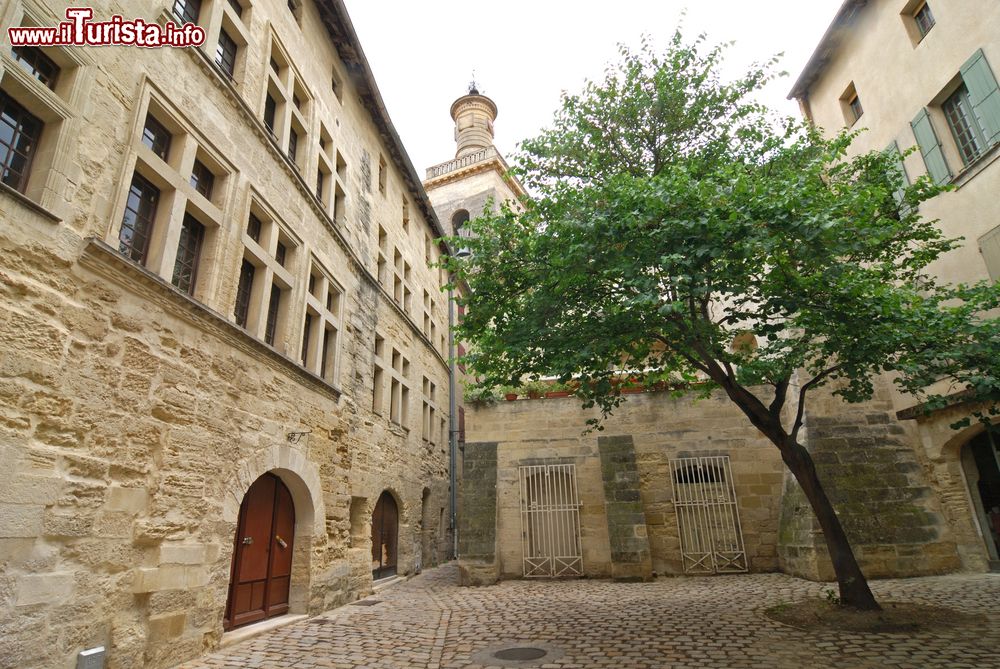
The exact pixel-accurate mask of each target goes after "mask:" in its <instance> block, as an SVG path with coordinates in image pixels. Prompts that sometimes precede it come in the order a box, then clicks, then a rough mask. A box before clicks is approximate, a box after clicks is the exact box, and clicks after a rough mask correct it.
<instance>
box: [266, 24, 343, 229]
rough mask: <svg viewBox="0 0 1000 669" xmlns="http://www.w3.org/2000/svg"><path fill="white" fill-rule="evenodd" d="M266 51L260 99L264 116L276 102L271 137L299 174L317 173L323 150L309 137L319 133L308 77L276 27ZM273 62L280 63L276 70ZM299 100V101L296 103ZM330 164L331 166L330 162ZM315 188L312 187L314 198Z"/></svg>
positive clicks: (326, 210) (271, 33) (325, 209)
mask: <svg viewBox="0 0 1000 669" xmlns="http://www.w3.org/2000/svg"><path fill="white" fill-rule="evenodd" d="M267 54H268V58H267V60H266V61H265V63H264V64H263V67H264V72H263V75H264V81H265V84H264V86H263V90H262V92H261V100H260V109H261V118H263V116H264V107H265V103H266V101H267V98H268V96H270V98H271V99H272V100H274V104H275V112H274V131H273V133H272V135H271V136H272V139H273V141H274V142H275V144H276V145H277V148H278V149H279V151H280V153H281V154H282V156H284V158H285V159H286V161H287V162H288V164H289V165H291V166H292V167H294V168H295V170H296V171H298V172H299V174H305V175H308V174H315V172H316V170H317V169H318V167H316V166H318V165H319V164H320V163H319V158H318V154H319V153H320V152H319V151H318V150H316V151H314V150H313V148H312V143H311V142H310V137H311V136H312V135H315V134H316V133H315V132H313V131H312V129H313V121H314V117H315V116H316V105H315V104H314V100H313V96H312V95H311V94H310V93H309V92H308V89H307V87H306V86H305V83H304V82H305V81H306V78H305V77H304V76H302V73H301V72H299V70H298V68H296V66H295V64H294V63H293V62H292V60H291V58H290V57H289V55H288V49H286V48H285V47H284V45H283V44H282V43H281V40H280V39H279V38H278V36H277V34H275V32H274V31H273V30H271V31H270V36H269V39H268V43H267ZM274 65H277V71H275V67H274ZM296 100H297V101H298V102H299V104H295V102H294V101H296ZM265 125H266V124H265ZM293 131H294V133H295V136H296V139H295V140H294V142H295V146H296V151H295V155H294V156H293V155H292V152H291V146H292V141H293V140H292V139H291V135H292V132H293ZM317 148H318V147H317ZM327 167H328V168H329V165H328V166H327ZM314 190H315V189H310V191H311V192H312V194H313V196H314V197H315V195H316V194H315V192H313V191H314ZM320 201H321V202H322V200H320ZM323 209H324V211H325V212H326V213H327V214H329V213H330V212H329V208H328V207H326V206H324V207H323Z"/></svg>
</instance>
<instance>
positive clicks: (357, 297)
mask: <svg viewBox="0 0 1000 669" xmlns="http://www.w3.org/2000/svg"><path fill="white" fill-rule="evenodd" d="M92 6H93V7H94V18H95V20H107V19H108V18H109V17H111V16H112V15H114V14H121V15H123V16H124V17H125V18H126V19H131V18H142V19H144V20H146V21H148V22H151V23H158V24H161V25H163V24H165V23H167V22H170V21H176V22H178V23H182V22H184V21H191V22H194V23H197V24H198V25H199V26H201V27H202V28H204V30H205V32H206V35H207V40H206V42H205V44H204V45H203V46H201V47H198V48H183V49H170V48H163V49H137V48H126V47H114V46H109V47H103V48H74V47H50V48H49V47H47V48H42V49H37V48H19V49H12V48H11V46H10V44H9V43H8V41H7V38H6V35H5V37H4V45H5V46H4V47H3V49H2V53H0V130H2V135H0V157H2V160H0V162H2V163H3V167H4V171H3V173H2V176H0V181H2V185H0V248H2V249H3V253H2V254H0V277H2V278H0V294H2V300H0V463H2V467H3V469H4V472H5V476H4V485H3V486H0V488H2V490H0V666H3V667H18V668H20V669H28V668H33V667H38V668H41V667H45V668H47V669H49V668H53V667H72V666H75V663H76V658H77V654H78V653H79V652H80V651H82V650H84V649H90V648H94V647H98V646H103V647H104V648H105V650H106V654H107V665H106V666H109V667H166V666H171V665H173V664H175V663H177V662H180V661H182V660H184V659H186V658H190V657H193V656H196V655H198V654H200V653H202V652H205V651H207V650H210V649H212V648H215V647H217V646H218V645H219V644H220V643H221V642H223V640H224V639H225V638H226V637H225V634H224V633H225V632H226V630H227V629H228V628H230V627H234V626H236V625H238V624H239V623H240V622H241V621H250V620H256V619H259V618H269V617H273V616H276V615H279V614H285V613H288V614H292V615H295V614H315V613H317V612H320V611H323V610H325V609H328V608H330V607H332V606H336V605H339V604H343V603H345V602H348V601H350V600H353V599H355V598H357V597H358V596H360V595H363V594H366V593H368V592H370V590H371V588H372V581H373V573H374V574H375V575H377V576H383V575H389V574H392V573H393V572H395V573H398V574H406V573H412V572H414V571H416V570H419V569H420V568H421V566H422V565H430V564H436V563H437V562H439V561H440V560H442V559H444V558H445V557H446V556H447V555H448V547H449V544H450V532H449V529H448V520H447V518H448V516H447V506H448V454H447V443H446V442H447V438H448V432H449V419H450V416H449V414H448V405H447V401H446V398H447V396H448V379H449V370H448V364H447V359H448V358H447V356H448V350H447V340H446V336H445V335H446V329H447V319H448V315H447V304H446V300H444V299H443V298H442V297H441V291H440V288H441V285H442V284H443V282H444V281H443V277H442V275H441V273H440V272H439V271H438V270H437V269H436V268H434V267H432V266H431V265H432V263H433V261H434V260H436V259H437V257H438V254H439V253H440V252H441V249H440V248H439V247H438V245H437V244H436V243H435V241H434V240H436V239H437V238H439V237H441V236H442V234H443V230H442V229H441V227H440V224H439V223H438V221H437V218H436V216H435V214H434V211H433V209H432V207H431V205H430V202H429V200H428V199H427V196H426V194H425V192H424V191H423V189H422V187H421V184H420V180H419V177H418V176H417V174H416V172H415V170H414V168H413V166H412V165H411V164H410V161H409V159H408V157H407V156H406V153H405V151H404V150H403V148H402V145H401V143H400V141H399V138H398V136H397V135H396V132H395V130H394V129H393V126H392V123H391V121H390V119H389V117H388V115H387V113H386V111H385V108H384V105H383V104H382V101H381V98H380V96H379V92H378V89H377V87H376V86H375V83H374V80H373V78H372V75H371V72H370V69H369V68H368V65H367V62H366V60H365V57H364V54H363V52H362V50H361V47H360V44H359V43H358V40H357V36H356V34H355V33H354V30H353V27H352V26H351V22H350V19H349V18H348V16H347V13H346V10H345V7H344V5H343V3H342V2H341V1H340V0H317V1H313V0H307V1H304V2H303V1H300V0H295V1H293V2H284V1H280V0H200V1H199V0H162V1H161V2H153V3H148V2H145V3H141V2H132V1H129V2H125V3H109V2H104V1H103V0H98V1H97V2H96V3H93V5H92ZM63 10H64V6H63V4H61V3H50V2H47V1H45V0H3V2H0V18H2V21H0V23H2V25H4V26H5V27H6V26H54V25H56V24H57V23H58V22H59V21H60V20H64V19H65V16H64V15H63ZM250 491H254V495H253V496H252V497H253V499H251V495H250ZM262 500H263V501H262ZM373 514H374V516H373ZM373 526H374V527H376V528H377V530H376V531H375V532H374V536H373V531H372V528H373ZM257 572H259V573H257Z"/></svg>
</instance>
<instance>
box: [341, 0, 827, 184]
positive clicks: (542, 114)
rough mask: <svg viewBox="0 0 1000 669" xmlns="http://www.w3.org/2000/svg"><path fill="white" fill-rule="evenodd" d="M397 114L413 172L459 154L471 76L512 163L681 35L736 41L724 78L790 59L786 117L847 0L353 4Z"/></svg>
mask: <svg viewBox="0 0 1000 669" xmlns="http://www.w3.org/2000/svg"><path fill="white" fill-rule="evenodd" d="M345 1H346V3H347V8H348V11H349V12H350V14H351V19H352V20H353V22H354V26H355V28H356V29H357V32H358V35H359V37H360V38H361V44H362V46H363V48H364V51H365V54H366V55H367V57H368V61H369V63H370V64H371V67H372V70H373V71H374V73H375V79H376V81H377V82H378V86H379V90H380V91H381V92H382V97H383V98H384V99H385V103H386V106H387V107H388V109H389V114H390V115H391V117H392V120H393V123H394V124H395V126H396V129H397V130H398V131H399V134H400V136H401V137H402V139H403V144H404V145H405V146H406V149H407V151H408V153H409V154H410V159H411V160H412V161H413V165H414V167H416V168H417V172H418V173H419V174H420V175H421V176H423V174H424V170H425V169H426V168H427V167H430V166H431V165H435V164H437V163H440V162H444V161H446V160H450V159H451V158H453V157H454V155H455V144H454V139H453V130H452V128H453V125H452V120H451V117H450V116H449V114H448V110H449V108H450V106H451V103H452V102H453V101H454V100H455V99H456V98H457V97H459V96H460V95H462V94H464V93H465V91H466V90H467V87H468V83H469V81H470V79H471V78H472V72H473V70H475V73H476V80H477V82H478V83H479V90H480V91H481V92H483V93H484V94H486V95H488V96H489V97H491V98H492V99H493V100H494V101H495V102H496V103H497V106H498V107H499V109H500V115H499V117H498V119H497V122H496V128H495V129H496V145H497V148H499V149H500V150H501V151H502V152H503V153H505V154H506V155H510V154H511V153H513V151H514V150H515V148H516V146H517V144H518V142H520V141H521V140H523V139H526V138H528V137H533V136H534V135H536V134H537V133H538V131H539V129H541V128H543V127H545V126H546V125H547V124H548V123H549V122H550V120H551V119H552V115H553V112H554V111H555V110H556V109H557V108H558V106H559V94H560V92H561V91H563V90H567V91H570V92H577V91H579V90H580V89H581V88H582V85H583V82H584V80H585V79H588V78H589V79H599V78H600V77H601V75H602V73H603V72H604V69H605V66H606V65H607V64H609V63H610V62H613V61H614V60H616V56H617V46H616V45H617V44H618V43H625V44H628V45H630V46H635V45H637V44H638V43H639V39H640V37H641V36H642V35H643V34H647V35H649V36H650V37H651V38H652V39H653V41H654V43H655V44H657V45H665V44H666V41H667V39H669V37H670V35H671V34H672V33H673V30H674V28H675V27H676V26H677V24H678V21H679V20H680V17H681V13H682V12H683V11H685V9H686V11H687V17H686V19H685V20H684V25H685V34H687V35H691V36H694V35H696V34H697V33H699V32H705V33H707V35H708V39H709V41H710V42H712V43H716V42H729V41H734V42H735V44H734V45H733V47H732V48H731V49H730V50H729V55H728V57H727V58H726V63H727V65H726V72H727V73H728V74H729V76H730V77H734V76H737V75H739V74H740V73H741V72H742V71H743V70H744V69H745V67H746V66H747V65H749V64H750V63H752V62H754V61H760V60H765V59H767V58H769V57H771V56H773V55H776V54H778V53H782V52H783V53H784V54H785V55H784V58H783V59H782V61H781V65H780V69H782V70H785V71H787V72H788V73H789V75H790V76H788V77H785V78H783V79H780V80H779V81H777V82H776V83H775V84H773V85H772V86H771V87H770V88H769V89H768V90H767V91H765V93H764V99H765V101H766V102H767V103H768V104H769V105H771V106H772V107H774V108H777V109H778V110H779V111H783V112H786V113H788V114H797V113H798V110H797V107H796V105H795V104H794V103H792V102H788V101H786V100H785V96H786V95H787V94H788V91H789V90H790V89H791V87H792V83H793V80H794V78H795V77H796V76H798V74H799V72H801V70H802V68H803V66H804V65H805V63H806V61H807V60H808V59H809V56H810V55H811V54H812V51H813V49H814V47H815V46H816V44H817V42H818V41H819V39H820V37H821V36H822V35H823V32H824V31H825V30H826V28H827V26H828V25H829V24H830V22H831V21H832V20H833V17H834V15H835V14H836V11H837V8H838V7H839V6H840V5H841V4H842V0H757V1H756V2H747V1H746V0H604V1H601V2H596V1H594V0H575V1H573V2H570V1H569V0H532V1H530V2H529V1H527V0H504V1H503V2H481V1H480V2H475V1H472V0H430V1H429V2H416V1H414V0H345Z"/></svg>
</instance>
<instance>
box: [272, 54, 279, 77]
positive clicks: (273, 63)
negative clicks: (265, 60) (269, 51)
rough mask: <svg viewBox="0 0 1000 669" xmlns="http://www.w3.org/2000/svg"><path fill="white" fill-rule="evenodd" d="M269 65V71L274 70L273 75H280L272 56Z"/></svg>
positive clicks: (276, 62)
mask: <svg viewBox="0 0 1000 669" xmlns="http://www.w3.org/2000/svg"><path fill="white" fill-rule="evenodd" d="M270 64H271V69H272V70H274V73H275V74H281V68H280V67H279V66H278V61H276V60H275V59H274V56H271V61H270Z"/></svg>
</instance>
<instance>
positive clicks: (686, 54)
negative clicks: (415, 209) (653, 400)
mask: <svg viewBox="0 0 1000 669" xmlns="http://www.w3.org/2000/svg"><path fill="white" fill-rule="evenodd" d="M721 56H722V48H720V47H715V48H708V47H707V45H706V44H705V42H704V37H700V38H698V39H697V40H695V41H694V42H693V43H686V42H685V41H684V39H683V37H682V35H681V34H680V32H679V31H678V32H677V33H676V34H675V35H674V36H673V39H672V41H671V42H670V44H669V46H668V48H667V49H666V50H665V51H664V52H663V53H662V54H661V53H658V52H656V51H654V50H653V49H652V48H650V47H649V46H646V45H644V46H643V48H641V49H640V50H639V51H638V52H630V51H629V50H626V49H623V50H622V59H621V62H620V63H619V64H618V65H617V66H616V67H612V68H610V69H609V70H608V72H607V73H606V78H605V80H604V81H603V82H600V83H594V82H591V83H589V84H587V86H586V88H585V90H584V91H583V92H582V94H579V95H573V96H564V98H563V103H562V108H561V109H560V110H559V111H558V112H557V114H556V116H555V120H554V123H553V125H552V127H551V128H550V129H548V130H546V131H544V132H543V133H542V134H541V136H539V137H538V138H536V139H533V140H530V141H527V142H525V143H524V144H523V145H522V155H521V156H520V157H519V163H520V166H521V167H520V170H519V173H520V176H521V177H522V179H523V180H524V181H525V183H526V185H527V186H528V188H529V190H530V191H531V192H532V193H533V194H534V195H535V197H533V198H531V199H527V200H526V201H525V202H524V203H523V204H524V210H523V211H515V210H514V209H512V208H510V207H502V208H501V210H500V211H499V212H491V211H489V210H488V211H486V212H485V213H484V215H483V216H482V217H480V218H478V219H476V220H474V221H472V222H471V223H470V224H469V227H470V228H471V230H472V233H473V236H472V237H471V239H470V238H462V239H461V240H457V239H455V240H452V241H453V242H455V243H456V245H457V246H462V247H467V248H468V249H469V250H470V251H471V256H470V257H469V258H467V259H463V260H459V259H454V258H452V259H446V261H445V263H446V264H447V266H448V267H449V269H451V270H452V271H453V272H454V273H455V274H454V276H455V277H456V281H465V282H467V283H468V285H469V286H470V287H471V289H472V290H471V292H470V293H469V294H468V296H467V297H466V298H464V301H465V304H466V305H467V312H466V316H465V319H464V321H463V323H462V325H461V326H460V328H459V336H460V337H461V338H462V339H464V340H466V341H468V342H471V343H472V345H473V346H472V348H473V350H474V353H471V354H470V355H469V356H468V358H467V362H468V363H469V364H470V365H471V366H472V370H473V373H474V374H476V375H477V378H478V379H479V380H480V382H481V383H482V384H483V385H484V386H494V385H502V384H517V383H518V382H519V381H520V380H522V379H526V378H527V379H532V378H538V377H539V376H540V375H555V376H558V377H560V380H562V381H567V380H569V379H570V378H575V379H578V380H580V382H581V383H580V385H579V389H578V390H577V393H578V394H579V395H580V396H581V397H582V398H583V400H584V403H585V406H588V407H592V406H594V405H597V406H599V407H600V408H601V409H602V411H603V413H602V416H605V417H606V416H607V415H608V414H609V413H610V412H612V411H613V410H614V408H615V407H616V406H618V404H619V403H620V402H621V401H622V398H621V396H620V389H619V388H618V386H617V385H615V384H614V383H612V380H613V379H614V377H615V376H616V374H619V372H616V371H615V370H627V373H628V374H629V375H630V376H634V377H637V378H638V379H639V380H646V381H663V380H665V379H669V380H671V381H672V382H673V383H674V384H684V383H688V384H692V385H690V386H689V387H690V388H692V389H693V390H690V391H689V392H701V393H703V394H706V395H707V394H708V393H710V392H713V391H722V392H724V393H725V394H726V395H727V396H728V397H729V398H730V399H731V400H732V402H733V403H734V404H735V405H736V406H737V407H738V408H739V409H740V411H742V412H743V414H745V415H746V417H747V419H748V420H749V421H750V422H751V423H752V424H753V425H754V426H755V427H756V428H758V429H759V430H760V431H761V432H762V433H763V434H764V435H766V436H767V438H768V439H770V441H771V442H773V444H774V445H775V446H776V447H777V448H778V449H779V451H780V452H781V456H782V459H783V461H784V462H785V464H786V465H787V467H788V468H789V470H790V471H791V472H792V474H793V475H794V476H795V478H796V480H797V481H798V482H799V484H800V485H801V487H802V490H803V491H804V493H805V496H806V497H807V498H808V500H809V502H810V504H811V506H812V509H813V511H814V512H815V514H816V517H817V518H818V520H819V523H820V526H821V527H822V530H823V533H824V536H825V539H826V542H827V546H828V548H829V552H830V556H831V558H832V562H833V566H834V569H835V571H836V575H837V580H838V583H839V587H840V598H841V601H842V602H843V603H844V605H847V606H852V607H856V608H859V609H877V608H878V604H877V603H876V601H875V599H874V597H873V595H872V593H871V590H870V589H869V587H868V583H867V581H866V579H865V577H864V575H863V574H862V571H861V569H860V568H859V566H858V563H857V560H856V559H855V556H854V553H853V551H852V548H851V546H850V543H849V541H848V538H847V536H846V535H845V533H844V530H843V528H842V526H841V523H840V521H839V519H838V517H837V514H836V512H835V510H834V508H833V506H832V505H831V503H830V500H829V499H828V497H827V495H826V493H825V492H824V490H823V486H822V483H821V482H820V479H819V478H818V476H817V473H816V468H815V466H814V463H813V460H812V458H811V457H810V454H809V452H808V451H807V449H806V448H804V447H803V446H802V445H801V443H800V441H799V437H800V429H801V427H802V424H803V416H804V413H803V412H804V409H805V407H806V402H807V396H808V394H809V393H810V392H811V391H814V390H815V389H817V388H819V387H821V386H824V385H827V384H831V387H832V388H834V392H835V393H836V394H838V395H839V396H840V397H842V398H843V399H844V400H846V401H848V402H861V401H865V400H867V399H869V398H870V397H871V395H872V393H873V380H874V378H875V377H876V376H878V375H880V374H883V373H887V372H890V373H896V375H897V376H898V377H899V383H901V385H902V386H903V387H904V388H905V389H907V390H909V391H911V392H914V393H920V392H922V390H923V388H924V387H925V386H927V385H928V384H929V383H930V382H932V381H938V382H940V381H941V380H942V379H950V380H952V381H953V383H954V384H957V385H958V387H960V388H962V389H968V390H967V391H966V392H967V393H969V399H975V398H983V399H989V400H996V398H997V397H1000V392H998V391H1000V380H998V377H997V369H996V368H997V365H996V360H998V359H1000V356H998V354H1000V326H998V321H997V319H995V318H993V319H990V318H984V317H982V316H980V314H984V313H987V312H988V311H989V310H990V309H994V308H996V307H997V305H998V301H1000V295H998V291H997V290H996V289H995V288H994V287H991V286H987V285H977V286H958V287H952V286H947V285H939V284H938V283H937V282H935V281H934V280H933V279H931V278H928V277H927V276H925V272H924V269H925V268H926V267H927V265H928V264H929V263H931V262H933V261H934V260H935V259H936V258H938V257H939V256H940V255H941V254H943V253H946V252H947V251H948V250H950V249H952V248H953V247H954V246H955V244H956V242H955V241H953V240H947V239H944V238H943V237H942V235H941V233H940V231H939V229H938V227H936V226H935V224H934V222H933V221H926V220H922V219H921V218H920V216H919V213H918V205H919V204H920V202H922V201H923V200H925V199H927V198H930V197H933V196H935V195H936V194H937V193H938V192H940V190H941V189H940V188H939V187H938V186H935V185H934V184H932V183H931V182H930V181H929V180H928V179H926V178H924V179H919V180H917V182H916V183H914V184H913V185H911V186H908V187H907V186H906V185H905V182H904V180H903V177H902V175H901V173H900V171H899V170H898V156H889V155H884V154H881V153H872V154H868V155H862V156H860V157H856V158H853V159H849V158H848V157H847V153H846V152H847V149H848V147H849V145H850V143H851V141H852V139H853V136H852V135H850V134H842V135H840V136H838V137H835V138H833V139H830V140H826V139H823V138H822V137H821V136H820V135H819V133H818V132H816V131H815V130H812V129H810V128H809V127H805V126H802V125H799V124H796V122H794V121H792V120H791V119H785V120H783V121H782V122H781V123H774V122H772V121H771V119H770V117H769V116H768V114H767V111H766V110H765V109H764V108H762V107H761V106H759V105H758V104H756V103H754V102H753V101H752V100H751V94H752V93H753V92H754V91H756V90H757V89H759V88H760V87H761V86H762V85H764V84H765V83H766V82H767V81H769V80H770V78H771V77H772V75H771V70H772V67H773V63H767V64H764V65H762V66H760V67H755V68H753V69H752V70H751V71H750V72H748V73H747V74H746V76H744V77H743V78H741V79H739V80H737V81H735V82H730V83H726V82H723V81H722V80H721V79H720V77H719V75H718V66H719V63H720V58H721ZM747 333H751V334H752V335H753V337H752V338H750V337H749V335H748V334H747ZM734 340H736V341H737V342H742V343H738V344H737V345H735V346H734V345H733V342H734ZM694 382H698V383H696V384H695V383H694ZM926 399H928V400H929V401H930V402H931V405H932V406H938V405H941V404H943V403H945V402H946V401H947V400H946V398H944V397H943V396H932V397H929V398H926ZM595 422H596V423H598V424H595V426H594V427H597V428H598V429H599V422H600V421H595Z"/></svg>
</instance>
